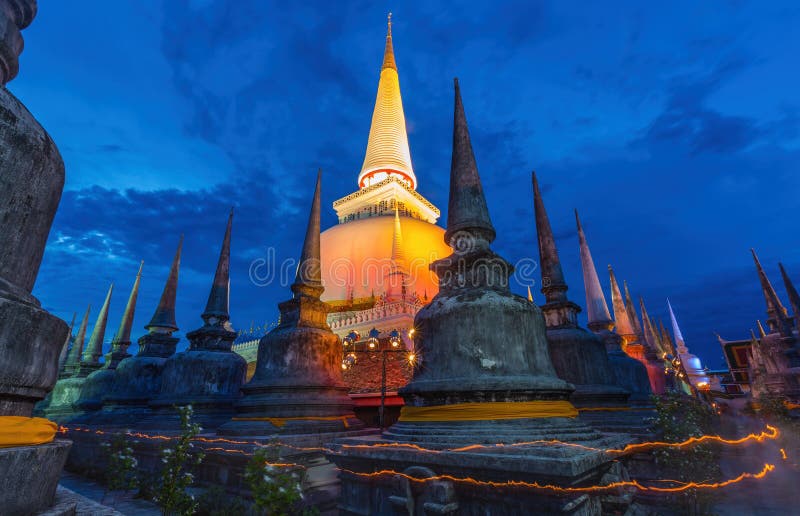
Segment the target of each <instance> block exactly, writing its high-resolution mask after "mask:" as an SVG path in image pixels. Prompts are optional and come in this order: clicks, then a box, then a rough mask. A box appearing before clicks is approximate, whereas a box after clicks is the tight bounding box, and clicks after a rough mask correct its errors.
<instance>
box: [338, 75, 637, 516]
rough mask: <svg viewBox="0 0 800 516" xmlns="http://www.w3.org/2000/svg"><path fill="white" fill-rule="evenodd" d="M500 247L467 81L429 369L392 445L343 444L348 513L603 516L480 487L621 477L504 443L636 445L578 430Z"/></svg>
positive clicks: (426, 357)
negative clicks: (472, 129)
mask: <svg viewBox="0 0 800 516" xmlns="http://www.w3.org/2000/svg"><path fill="white" fill-rule="evenodd" d="M494 238H495V230H494V227H493V226H492V223H491V220H490V219H489V211H488V208H487V205H486V200H485V198H484V194H483V187H482V185H481V181H480V177H479V175H478V169H477V166H476V164H475V158H474V155H473V152H472V146H471V143H470V138H469V132H468V129H467V123H466V117H465V115H464V109H463V105H462V101H461V95H460V92H459V87H458V82H457V81H456V83H455V115H454V130H453V157H452V165H451V172H450V200H449V208H448V220H447V231H446V232H445V240H446V242H447V244H448V245H449V246H450V247H451V248H452V250H453V252H452V254H451V255H450V256H448V257H447V258H444V259H442V260H438V261H436V262H434V263H433V264H432V265H431V267H432V269H433V270H434V271H435V272H436V274H437V275H438V276H439V278H440V290H439V293H438V294H437V295H436V296H435V297H434V298H433V299H432V300H431V303H430V304H429V305H427V306H425V307H424V308H423V309H422V310H420V312H419V313H418V314H417V316H416V319H415V332H414V340H415V344H416V349H417V350H419V352H420V354H421V358H422V361H421V363H420V365H419V366H418V368H417V369H416V370H415V373H414V378H413V380H412V381H411V382H410V383H409V384H408V385H407V386H406V387H404V388H402V389H401V391H400V394H401V395H402V396H403V399H404V400H405V406H404V407H403V409H402V412H401V415H400V419H399V421H398V422H397V423H396V424H395V425H393V426H392V427H390V428H389V429H388V430H387V431H386V432H385V433H384V434H383V435H382V436H370V437H361V438H350V439H343V440H340V441H337V442H336V443H334V445H333V446H334V448H335V451H334V453H332V454H330V455H329V457H330V458H331V460H333V461H334V462H336V464H337V465H338V466H339V468H340V469H341V474H340V478H341V482H342V495H341V500H340V504H339V508H340V511H341V512H340V514H388V513H392V511H401V512H403V513H408V514H431V513H436V514H529V513H531V512H530V511H531V509H532V508H534V507H535V512H536V513H537V514H587V515H590V514H591V515H594V514H600V512H601V502H600V500H599V499H596V498H592V497H589V496H585V495H566V496H556V495H554V494H553V493H548V492H546V491H541V490H535V489H531V490H528V489H513V488H508V489H505V488H499V489H498V488H496V487H493V486H489V485H486V484H479V482H481V481H488V480H491V481H493V482H498V483H503V482H505V481H524V482H539V483H543V484H544V483H547V484H558V485H562V486H569V485H575V484H576V483H579V482H581V483H599V482H600V479H601V477H603V476H604V475H605V474H606V473H607V472H609V471H610V470H611V469H612V468H617V467H619V463H617V464H612V462H611V461H610V460H609V458H608V457H607V456H606V455H605V454H604V453H602V452H600V451H595V450H589V449H586V448H578V447H572V446H567V445H559V444H553V443H550V444H549V445H548V446H544V445H536V444H527V445H520V446H515V447H513V448H510V447H508V446H497V445H499V444H505V445H508V444H512V443H529V442H530V441H535V440H539V439H541V440H548V441H550V440H559V441H570V442H580V443H582V444H588V445H589V446H593V447H597V448H604V447H608V446H609V445H611V444H610V443H612V442H613V443H614V445H612V446H615V445H620V444H621V443H623V442H625V440H624V439H623V438H622V437H621V436H617V437H608V436H607V437H605V438H601V435H600V434H598V433H597V432H596V431H594V430H592V429H590V428H589V427H588V426H587V425H585V424H584V423H582V422H581V421H580V419H578V417H577V415H578V412H577V410H576V409H575V407H574V406H573V405H572V404H571V403H570V401H569V396H570V394H571V392H572V390H573V387H572V385H570V384H569V383H567V382H566V381H564V380H562V379H560V378H558V377H557V376H556V372H555V369H554V368H553V365H552V363H551V361H550V355H549V352H548V348H547V341H546V338H545V324H544V319H543V317H542V313H541V311H540V310H539V308H538V307H537V306H536V305H535V304H534V303H531V302H530V301H528V300H526V299H525V298H523V297H519V296H516V295H514V294H512V293H511V292H510V290H509V286H508V278H509V275H510V274H511V272H513V268H512V267H511V265H510V264H509V263H508V262H507V261H506V260H504V259H503V258H502V257H500V256H498V255H497V254H496V253H494V252H493V251H492V250H491V248H490V244H491V242H492V241H493V240H494ZM428 450H432V451H428ZM446 476H452V477H453V478H455V479H464V478H467V477H469V478H470V479H471V481H463V482H459V481H457V480H452V479H449V478H446ZM437 477H438V478H437ZM443 477H445V478H443ZM410 478H415V479H417V480H416V481H411V480H410ZM426 479H427V480H426Z"/></svg>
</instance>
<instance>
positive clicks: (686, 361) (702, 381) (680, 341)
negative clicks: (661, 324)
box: [667, 299, 711, 390]
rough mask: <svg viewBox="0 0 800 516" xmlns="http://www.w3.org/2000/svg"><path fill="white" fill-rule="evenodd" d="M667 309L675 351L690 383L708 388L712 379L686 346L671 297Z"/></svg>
mask: <svg viewBox="0 0 800 516" xmlns="http://www.w3.org/2000/svg"><path fill="white" fill-rule="evenodd" d="M667 309H668V310H669V318H670V322H671V323H672V335H673V336H674V337H675V351H676V352H677V356H678V358H679V359H680V361H681V364H682V366H683V369H684V370H685V371H686V375H687V376H688V380H689V383H690V384H691V385H692V387H694V388H695V389H698V390H707V389H708V388H709V387H710V385H711V383H710V382H711V380H710V379H709V378H708V375H707V374H706V372H705V370H704V369H703V364H702V363H701V362H700V359H699V358H698V357H697V356H696V355H693V354H691V353H689V348H687V347H686V341H685V340H684V338H683V333H681V328H680V326H678V319H677V318H676V317H675V312H674V311H673V310H672V304H671V303H670V302H669V299H667ZM667 337H668V336H667Z"/></svg>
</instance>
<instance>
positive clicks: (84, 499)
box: [56, 471, 161, 516]
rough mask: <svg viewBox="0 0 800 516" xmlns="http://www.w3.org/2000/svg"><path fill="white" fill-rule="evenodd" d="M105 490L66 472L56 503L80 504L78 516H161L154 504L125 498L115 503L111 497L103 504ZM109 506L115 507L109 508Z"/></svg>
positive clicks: (62, 476)
mask: <svg viewBox="0 0 800 516" xmlns="http://www.w3.org/2000/svg"><path fill="white" fill-rule="evenodd" d="M104 493H105V489H104V488H103V486H102V485H100V484H98V483H97V482H94V481H92V480H89V479H87V478H85V477H81V476H79V475H75V474H73V473H69V472H67V471H64V472H63V473H62V474H61V481H60V482H59V487H58V493H57V495H56V496H57V499H56V503H57V504H58V503H61V501H62V500H63V501H66V500H71V501H75V502H77V503H78V507H77V510H76V512H75V514H76V515H79V516H84V515H91V516H159V515H160V514H161V510H160V509H159V508H158V506H156V505H155V504H154V503H152V502H148V501H146V500H142V499H139V498H133V499H130V498H125V499H120V500H119V501H118V502H116V503H113V502H114V501H113V499H112V497H111V495H109V496H108V497H107V499H106V501H105V504H107V505H104V504H103V495H104ZM109 505H113V508H112V507H109Z"/></svg>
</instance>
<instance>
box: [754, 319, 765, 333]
mask: <svg viewBox="0 0 800 516" xmlns="http://www.w3.org/2000/svg"><path fill="white" fill-rule="evenodd" d="M756 324H758V335H759V336H761V337H766V336H767V332H765V331H764V326H762V324H761V319H756Z"/></svg>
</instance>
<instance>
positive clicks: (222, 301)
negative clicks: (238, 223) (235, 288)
mask: <svg viewBox="0 0 800 516" xmlns="http://www.w3.org/2000/svg"><path fill="white" fill-rule="evenodd" d="M232 225H233V208H231V212H230V214H229V215H228V224H227V225H226V226H225V236H224V237H223V238H222V248H221V249H220V251H219V260H218V261H217V271H216V272H215V273H214V282H213V283H212V284H211V292H210V293H209V294H208V302H207V303H206V309H205V311H204V312H203V314H202V316H201V317H202V318H203V320H204V321H206V323H207V324H208V322H209V320H210V319H211V318H214V319H216V320H224V321H227V320H228V319H229V317H230V314H229V312H230V308H229V307H230V286H231V281H230V269H231V226H232Z"/></svg>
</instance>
